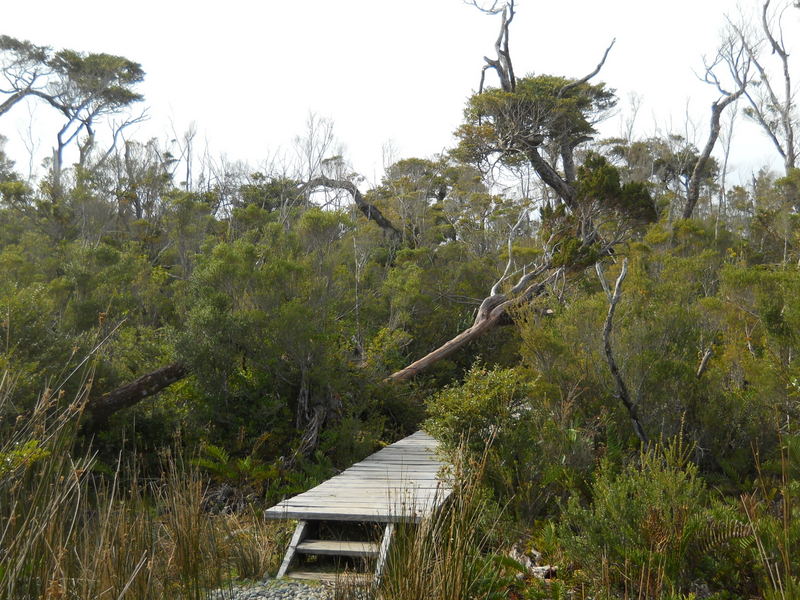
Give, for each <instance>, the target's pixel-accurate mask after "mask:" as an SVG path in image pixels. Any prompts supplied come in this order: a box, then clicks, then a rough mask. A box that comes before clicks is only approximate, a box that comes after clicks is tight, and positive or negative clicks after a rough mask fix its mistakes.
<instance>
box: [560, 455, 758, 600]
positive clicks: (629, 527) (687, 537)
mask: <svg viewBox="0 0 800 600" xmlns="http://www.w3.org/2000/svg"><path fill="white" fill-rule="evenodd" d="M689 453H690V451H689V450H688V449H687V448H685V447H684V446H683V445H682V443H681V442H680V441H679V440H678V441H673V442H671V443H669V444H656V445H654V446H652V447H651V448H649V449H647V450H645V451H643V452H642V453H641V455H640V456H639V458H638V460H637V461H634V462H632V463H630V464H628V465H627V466H625V467H623V468H622V469H621V471H619V472H617V471H616V470H615V469H614V468H613V466H612V465H611V464H610V463H609V462H607V461H604V462H603V463H602V464H601V466H600V468H599V469H598V471H597V472H596V474H595V478H594V482H593V484H592V489H591V492H592V494H591V495H592V502H591V505H590V506H588V507H586V506H582V505H581V503H580V501H579V499H578V498H577V497H573V498H571V499H570V501H569V503H568V504H567V506H566V508H565V510H564V512H563V515H562V521H561V523H560V525H559V526H558V528H557V536H558V537H559V538H560V544H561V547H562V550H563V552H564V554H565V557H566V558H567V559H568V560H569V562H570V563H571V565H572V566H573V568H574V569H575V577H576V580H578V581H579V582H581V583H582V584H583V585H585V586H587V587H588V588H591V589H594V590H596V591H597V592H598V593H601V594H603V593H604V594H605V596H604V597H611V598H615V597H626V598H629V597H633V598H672V597H680V594H684V593H689V592H691V589H690V588H691V587H692V585H693V584H697V583H698V582H704V583H705V584H706V585H709V584H710V585H713V586H715V587H720V588H722V589H726V588H732V587H736V586H738V585H739V583H738V581H736V579H737V573H735V572H730V570H729V572H728V573H727V577H728V579H727V580H720V577H719V576H720V575H722V572H721V567H722V566H725V565H728V566H730V565H732V564H734V563H735V561H736V555H737V552H736V550H737V549H738V550H739V552H738V554H739V555H740V554H741V549H742V548H743V547H745V548H746V547H748V546H749V544H750V541H751V538H750V536H749V532H750V531H749V528H747V527H746V524H745V523H743V522H742V521H741V520H739V519H737V516H736V513H735V511H734V510H733V509H732V508H731V507H730V506H726V505H723V504H721V503H716V504H713V505H712V503H710V502H709V492H708V489H707V487H706V485H705V483H704V481H703V480H702V479H701V478H700V477H699V475H698V469H697V466H696V465H695V464H694V463H692V462H689V460H688V456H689ZM717 597H720V596H717ZM728 597H735V596H728Z"/></svg>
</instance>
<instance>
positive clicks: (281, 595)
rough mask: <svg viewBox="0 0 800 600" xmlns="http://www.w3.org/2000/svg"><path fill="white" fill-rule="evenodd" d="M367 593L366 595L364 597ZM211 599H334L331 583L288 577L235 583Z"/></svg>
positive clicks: (217, 592)
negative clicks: (305, 581)
mask: <svg viewBox="0 0 800 600" xmlns="http://www.w3.org/2000/svg"><path fill="white" fill-rule="evenodd" d="M366 597H367V594H365V595H364V598H366ZM209 599H210V600H333V599H334V594H333V588H332V586H331V585H329V584H319V583H301V582H299V581H291V580H286V579H281V580H275V579H267V580H265V581H262V582H259V583H253V584H250V585H241V586H240V585H235V586H232V587H231V588H229V589H222V590H215V591H213V592H211V595H210V596H209Z"/></svg>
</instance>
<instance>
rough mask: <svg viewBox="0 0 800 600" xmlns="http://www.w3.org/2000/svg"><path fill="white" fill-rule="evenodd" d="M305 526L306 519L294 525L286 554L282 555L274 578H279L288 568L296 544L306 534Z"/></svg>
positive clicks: (306, 524)
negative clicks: (281, 560)
mask: <svg viewBox="0 0 800 600" xmlns="http://www.w3.org/2000/svg"><path fill="white" fill-rule="evenodd" d="M307 526H308V523H307V522H306V521H300V522H299V523H298V524H297V527H295V529H294V535H292V541H290V542H289V548H288V550H286V555H285V556H284V557H283V562H282V563H281V567H280V569H278V574H277V575H276V576H275V578H276V579H280V578H281V577H283V576H284V575H286V571H287V569H288V568H289V565H290V564H291V563H292V559H293V558H294V553H295V551H296V550H297V545H298V544H299V543H300V542H301V541H302V540H303V537H304V536H305V534H306V527H307Z"/></svg>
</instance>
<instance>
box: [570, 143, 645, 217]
mask: <svg viewBox="0 0 800 600" xmlns="http://www.w3.org/2000/svg"><path fill="white" fill-rule="evenodd" d="M577 187H578V195H579V196H580V197H581V199H582V201H584V202H593V201H594V202H599V203H600V204H601V205H603V206H607V207H608V208H610V209H613V210H616V211H618V212H619V213H620V214H621V215H622V216H623V217H629V218H632V219H636V220H640V221H644V222H651V221H655V220H656V218H657V216H658V215H657V214H656V210H655V206H654V203H653V200H652V198H651V197H650V192H649V191H648V189H647V186H646V185H645V184H644V183H641V182H628V183H625V184H622V183H621V181H620V173H619V170H618V169H617V168H616V167H614V166H613V165H611V164H610V163H609V162H608V160H607V159H605V158H604V157H602V156H601V155H599V154H597V153H595V152H590V153H589V154H588V155H587V157H586V159H585V160H584V161H583V164H582V165H581V166H580V167H579V168H578V185H577Z"/></svg>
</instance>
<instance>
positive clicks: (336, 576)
mask: <svg viewBox="0 0 800 600" xmlns="http://www.w3.org/2000/svg"><path fill="white" fill-rule="evenodd" d="M286 577H289V578H291V579H303V580H311V581H324V582H326V583H336V584H339V585H342V584H344V585H369V584H370V583H372V578H373V575H372V573H340V572H338V571H300V570H298V571H289V572H288V573H287V574H286Z"/></svg>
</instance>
